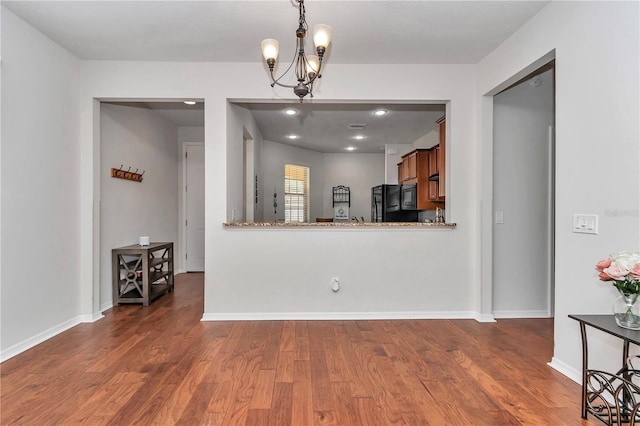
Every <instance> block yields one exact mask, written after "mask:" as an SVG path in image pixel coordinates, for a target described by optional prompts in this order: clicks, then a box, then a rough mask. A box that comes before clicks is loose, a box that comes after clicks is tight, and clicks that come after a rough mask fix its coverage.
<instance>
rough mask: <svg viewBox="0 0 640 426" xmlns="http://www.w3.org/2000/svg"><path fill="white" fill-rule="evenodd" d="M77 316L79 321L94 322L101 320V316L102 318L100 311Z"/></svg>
mask: <svg viewBox="0 0 640 426" xmlns="http://www.w3.org/2000/svg"><path fill="white" fill-rule="evenodd" d="M105 310H106V309H105ZM78 318H79V319H80V322H82V323H86V322H96V321H98V320H101V319H102V318H104V315H102V312H94V313H93V315H80V316H79V317H78Z"/></svg>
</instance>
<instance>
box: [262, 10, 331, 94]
mask: <svg viewBox="0 0 640 426" xmlns="http://www.w3.org/2000/svg"><path fill="white" fill-rule="evenodd" d="M294 1H295V2H296V3H297V4H298V9H299V10H300V17H299V18H298V29H297V30H296V38H297V41H296V54H295V56H294V57H293V60H292V61H291V65H289V67H288V68H287V69H286V70H285V72H284V73H282V75H280V77H277V78H276V77H275V76H274V75H273V69H274V66H275V64H276V60H277V59H278V50H279V49H280V43H279V42H278V40H275V39H272V38H267V39H264V40H262V43H261V47H262V56H264V59H265V60H266V61H267V65H268V66H269V73H270V75H271V87H274V86H275V85H276V84H277V85H278V86H281V87H289V88H292V89H293V93H295V94H296V96H298V97H299V98H300V103H302V100H303V98H304V97H305V96H307V95H310V96H311V97H313V82H314V81H315V80H316V78H320V77H322V75H321V74H320V69H321V68H322V57H323V56H324V54H325V52H326V51H327V48H328V47H329V43H330V42H331V27H330V26H328V25H322V24H320V25H314V26H313V43H314V44H315V45H316V53H317V55H308V56H307V55H306V54H305V53H304V39H305V37H306V36H307V30H308V26H307V20H306V19H305V9H304V0H294ZM292 68H294V69H295V73H296V79H297V80H298V84H294V85H290V84H284V83H281V82H280V79H282V77H284V76H285V75H286V74H287V73H288V72H289V71H290V70H291V69H292Z"/></svg>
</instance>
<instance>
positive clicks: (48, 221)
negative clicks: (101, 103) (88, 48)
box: [0, 8, 92, 359]
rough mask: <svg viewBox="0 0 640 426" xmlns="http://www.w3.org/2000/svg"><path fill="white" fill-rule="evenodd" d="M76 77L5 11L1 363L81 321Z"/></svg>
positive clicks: (45, 42) (62, 54)
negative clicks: (2, 360)
mask: <svg viewBox="0 0 640 426" xmlns="http://www.w3.org/2000/svg"><path fill="white" fill-rule="evenodd" d="M79 72H80V63H79V61H78V60H77V59H76V58H75V57H73V56H72V55H71V54H69V52H67V51H65V50H64V49H62V48H60V47H59V46H58V45H56V44H54V43H52V42H51V41H50V40H49V39H48V38H46V37H44V36H43V35H42V34H41V33H39V32H37V31H35V30H34V29H33V28H32V27H31V26H29V25H28V24H26V23H25V22H23V21H22V20H21V19H19V18H17V17H16V16H15V15H14V14H12V13H11V12H9V11H8V10H6V9H4V8H2V164H1V167H0V169H1V173H2V178H1V182H2V189H1V194H2V224H1V226H2V265H3V268H2V277H1V279H2V302H1V303H2V305H1V307H0V311H1V314H0V315H1V317H0V318H1V320H0V322H1V324H2V329H1V334H2V339H1V340H2V343H1V345H2V346H1V351H2V352H1V355H0V358H2V359H6V358H8V357H10V356H13V355H15V354H16V353H18V352H20V351H22V350H25V349H26V348H28V347H30V346H33V345H34V344H37V343H38V342H40V341H42V340H44V339H46V338H48V337H50V336H51V335H53V334H56V333H58V332H60V331H62V330H64V329H66V328H68V327H71V326H73V325H75V324H77V323H78V322H79V321H81V320H83V318H82V317H81V316H80V309H79V306H80V298H81V292H82V291H83V289H82V287H81V282H80V263H79V260H80V252H81V246H80V229H79V227H78V222H79V221H80V209H79V182H80V181H81V179H82V176H81V173H80V167H79V164H80V162H79V138H78V126H79V121H80V115H79V108H78V102H77V95H78V94H77V87H78V86H77V82H78V80H79V78H80V75H79ZM83 214H85V215H86V214H92V213H91V212H83ZM84 284H85V285H86V283H84Z"/></svg>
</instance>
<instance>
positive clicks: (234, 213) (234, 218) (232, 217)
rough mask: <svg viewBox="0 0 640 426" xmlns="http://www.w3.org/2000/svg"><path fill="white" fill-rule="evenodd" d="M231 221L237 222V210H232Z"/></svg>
mask: <svg viewBox="0 0 640 426" xmlns="http://www.w3.org/2000/svg"><path fill="white" fill-rule="evenodd" d="M231 220H232V221H233V220H236V209H231Z"/></svg>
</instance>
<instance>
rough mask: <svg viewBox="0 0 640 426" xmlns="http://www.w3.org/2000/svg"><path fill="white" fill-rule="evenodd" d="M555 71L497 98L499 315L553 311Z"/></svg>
mask: <svg viewBox="0 0 640 426" xmlns="http://www.w3.org/2000/svg"><path fill="white" fill-rule="evenodd" d="M554 106H555V90H554V69H553V65H551V66H546V67H543V68H541V69H539V70H537V71H536V72H534V73H532V74H530V75H529V76H527V77H526V78H524V79H523V80H521V81H520V82H518V83H517V84H515V85H513V86H511V87H510V88H508V89H507V90H504V91H502V92H500V93H499V94H497V95H495V96H494V99H493V164H494V167H493V175H494V179H493V301H492V307H493V315H494V317H495V318H549V317H552V316H553V311H554V306H553V304H554V301H553V295H554V282H553V278H554V266H553V259H554V252H553V247H554V214H553V212H554V203H553V200H554V187H555V183H554V175H555V168H554V153H555V148H554V134H555V131H554V125H555V123H554V116H555V114H554V109H555V108H554Z"/></svg>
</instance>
